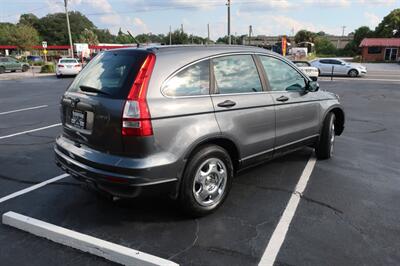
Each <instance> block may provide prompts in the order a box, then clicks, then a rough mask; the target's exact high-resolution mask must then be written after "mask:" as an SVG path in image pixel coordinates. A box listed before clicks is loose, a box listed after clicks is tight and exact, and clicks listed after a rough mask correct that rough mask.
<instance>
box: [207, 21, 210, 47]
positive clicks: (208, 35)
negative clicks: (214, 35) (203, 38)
mask: <svg viewBox="0 0 400 266" xmlns="http://www.w3.org/2000/svg"><path fill="white" fill-rule="evenodd" d="M209 43H210V23H208V24H207V44H209Z"/></svg>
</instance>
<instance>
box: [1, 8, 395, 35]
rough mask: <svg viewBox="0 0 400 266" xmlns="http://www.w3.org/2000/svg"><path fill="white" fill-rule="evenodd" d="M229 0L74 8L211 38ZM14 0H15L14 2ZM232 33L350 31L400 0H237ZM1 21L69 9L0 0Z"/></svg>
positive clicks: (133, 25) (113, 23)
mask: <svg viewBox="0 0 400 266" xmlns="http://www.w3.org/2000/svg"><path fill="white" fill-rule="evenodd" d="M226 2H227V0H69V5H70V10H77V11H80V12H82V13H83V14H85V15H86V16H88V17H89V19H91V20H92V21H93V22H94V23H95V25H96V26H97V27H99V28H108V29H110V30H111V31H112V32H114V33H116V31H118V29H119V28H120V27H121V28H122V29H123V30H127V29H129V30H131V31H132V32H133V33H134V34H139V33H143V32H152V33H166V32H168V29H169V26H170V25H171V26H172V28H173V29H176V28H178V27H180V25H181V24H183V25H184V30H185V31H186V32H189V33H194V34H197V35H200V36H204V37H205V36H206V35H207V23H210V29H211V38H212V39H216V38H217V37H219V36H222V35H224V34H226V12H227V11H226V5H225V4H226ZM11 3H12V4H11ZM231 3H232V8H231V16H232V30H231V31H232V34H235V33H236V34H238V35H241V34H246V33H247V32H248V27H249V25H252V26H253V33H254V34H256V35H258V34H264V35H281V34H289V35H291V33H292V31H294V32H296V31H298V30H300V29H307V30H311V31H321V30H322V31H325V32H327V33H330V34H341V33H342V26H346V29H345V34H347V33H349V32H351V31H352V30H354V29H356V28H358V27H359V26H363V25H366V26H369V27H371V28H374V27H375V26H377V24H378V23H379V22H380V21H381V19H382V18H383V17H384V16H385V15H387V14H388V13H389V12H390V11H391V10H393V9H394V8H400V0H231ZM0 7H1V9H0V21H1V22H5V21H7V22H16V21H18V18H19V16H20V14H22V13H34V14H36V15H37V16H39V17H42V16H44V15H46V14H47V13H51V12H61V11H63V0H12V1H10V0H0Z"/></svg>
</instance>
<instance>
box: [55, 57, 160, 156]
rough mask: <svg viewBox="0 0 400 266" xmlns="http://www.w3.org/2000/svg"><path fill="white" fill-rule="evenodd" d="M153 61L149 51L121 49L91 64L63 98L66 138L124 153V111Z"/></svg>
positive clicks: (63, 120)
mask: <svg viewBox="0 0 400 266" xmlns="http://www.w3.org/2000/svg"><path fill="white" fill-rule="evenodd" d="M149 58H152V59H153V65H154V60H155V57H154V55H153V54H150V53H149V52H148V51H145V50H140V49H121V50H112V51H107V52H103V53H100V54H98V55H97V56H96V57H95V58H94V59H93V60H92V61H91V62H89V64H88V65H87V66H86V67H85V68H84V69H83V71H82V72H81V73H80V74H79V75H78V76H77V77H76V78H75V80H74V81H73V82H72V84H71V85H70V87H69V88H68V90H67V91H66V93H65V94H64V96H63V97H62V99H61V119H62V123H63V130H64V131H63V136H64V137H66V138H68V139H70V140H72V141H73V142H74V143H75V145H76V146H80V145H81V144H83V145H86V146H88V147H90V148H92V149H95V150H98V151H102V152H106V153H112V154H123V153H124V145H123V142H124V140H123V134H124V132H123V131H125V130H123V126H122V123H123V116H124V115H125V110H124V109H126V105H127V103H128V102H129V97H130V95H131V94H132V90H133V89H134V86H135V84H136V83H137V80H138V78H139V76H140V73H142V72H143V67H144V65H146V64H148V61H149ZM146 62H147V63H146ZM153 65H152V66H153ZM152 66H151V67H152ZM151 69H152V68H151ZM150 74H151V70H150ZM147 82H148V80H147ZM146 88H147V85H146Z"/></svg>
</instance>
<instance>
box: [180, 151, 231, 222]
mask: <svg viewBox="0 0 400 266" xmlns="http://www.w3.org/2000/svg"><path fill="white" fill-rule="evenodd" d="M233 175H234V170H233V164H232V160H231V158H230V156H229V154H228V153H227V151H226V150H225V149H223V148H222V147H220V146H216V145H207V146H204V147H202V148H201V149H199V150H198V151H197V152H196V153H195V154H194V155H193V156H192V157H191V159H190V160H189V161H188V164H187V167H186V169H185V172H184V175H183V176H182V181H181V182H182V184H181V189H180V193H179V202H180V205H181V207H182V209H183V210H184V211H185V212H186V213H187V214H188V215H190V216H192V217H201V216H204V215H207V214H210V213H212V212H213V211H215V210H216V209H218V207H220V206H221V205H222V203H223V202H224V201H225V199H226V197H227V195H228V193H229V191H230V189H231V186H232V179H233Z"/></svg>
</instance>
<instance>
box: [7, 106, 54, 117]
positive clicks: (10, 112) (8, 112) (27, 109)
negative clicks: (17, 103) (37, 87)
mask: <svg viewBox="0 0 400 266" xmlns="http://www.w3.org/2000/svg"><path fill="white" fill-rule="evenodd" d="M46 107H48V105H39V106H33V107H27V108H22V109H17V110H12V111H7V112H1V113H0V115H8V114H12V113H18V112H23V111H29V110H34V109H40V108H46Z"/></svg>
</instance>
